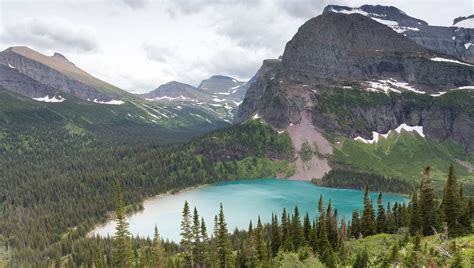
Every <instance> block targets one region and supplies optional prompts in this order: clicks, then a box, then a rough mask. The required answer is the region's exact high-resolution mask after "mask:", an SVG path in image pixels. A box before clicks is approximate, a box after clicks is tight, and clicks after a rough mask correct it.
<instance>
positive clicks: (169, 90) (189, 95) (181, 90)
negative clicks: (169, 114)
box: [139, 81, 211, 101]
mask: <svg viewBox="0 0 474 268" xmlns="http://www.w3.org/2000/svg"><path fill="white" fill-rule="evenodd" d="M139 96H140V97H142V98H146V99H156V98H157V99H160V98H163V99H165V98H167V99H171V100H172V99H182V100H186V99H189V100H190V101H192V100H199V101H202V100H204V99H205V98H210V97H211V96H210V95H209V94H206V93H204V92H202V91H200V90H199V89H197V88H195V87H193V86H191V85H188V84H185V83H180V82H176V81H171V82H168V83H166V84H163V85H161V86H159V87H158V88H156V89H154V90H152V91H150V92H148V93H145V94H140V95H139Z"/></svg>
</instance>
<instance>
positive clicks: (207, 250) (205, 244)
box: [201, 218, 212, 267]
mask: <svg viewBox="0 0 474 268" xmlns="http://www.w3.org/2000/svg"><path fill="white" fill-rule="evenodd" d="M201 238H202V250H203V261H204V267H211V266H212V252H211V247H210V243H209V236H208V234H207V227H206V223H205V222H204V218H201Z"/></svg>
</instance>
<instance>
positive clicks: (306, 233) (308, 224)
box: [303, 212, 311, 245]
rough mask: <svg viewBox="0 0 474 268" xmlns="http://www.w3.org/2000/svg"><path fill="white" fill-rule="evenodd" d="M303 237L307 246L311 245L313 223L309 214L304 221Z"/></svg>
mask: <svg viewBox="0 0 474 268" xmlns="http://www.w3.org/2000/svg"><path fill="white" fill-rule="evenodd" d="M303 236H304V240H305V245H309V244H310V240H311V221H310V219H309V214H308V212H306V215H305V216H304V220H303Z"/></svg>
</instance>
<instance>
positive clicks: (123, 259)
mask: <svg viewBox="0 0 474 268" xmlns="http://www.w3.org/2000/svg"><path fill="white" fill-rule="evenodd" d="M115 191H116V193H115V196H116V197H115V204H116V205H115V206H116V210H115V214H116V220H117V225H116V227H115V249H116V251H115V266H116V267H123V268H126V267H130V266H131V265H132V263H133V256H132V244H131V237H130V236H131V235H130V232H129V230H128V222H127V219H126V218H125V208H124V202H123V196H122V189H121V187H120V183H119V182H118V181H117V182H116V186H115Z"/></svg>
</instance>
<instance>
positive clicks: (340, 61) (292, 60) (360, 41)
mask: <svg viewBox="0 0 474 268" xmlns="http://www.w3.org/2000/svg"><path fill="white" fill-rule="evenodd" d="M436 57H442V58H448V59H452V60H455V58H452V57H449V56H446V55H441V54H439V53H435V52H432V51H430V50H428V49H426V48H424V47H422V46H419V45H417V44H416V43H415V42H413V41H411V40H409V39H407V38H405V37H403V36H402V35H399V34H397V33H396V32H394V31H393V30H391V29H390V28H388V27H386V26H385V25H383V24H380V23H378V22H376V21H374V20H372V19H370V18H368V17H366V16H363V15H360V14H349V15H345V14H337V13H327V14H323V15H321V16H318V17H316V18H313V19H311V20H309V21H308V22H306V23H305V24H303V26H301V27H300V29H299V30H298V32H297V33H296V35H295V36H294V37H293V39H292V40H291V41H289V42H288V43H287V45H286V47H285V52H284V54H283V59H282V64H281V67H280V68H281V71H282V74H283V75H284V76H285V78H286V79H287V80H290V81H296V82H301V83H307V82H313V81H317V82H318V83H320V84H326V85H331V84H334V83H338V82H340V81H366V80H379V79H386V78H393V79H396V80H399V81H405V82H408V83H410V84H413V85H417V86H418V87H419V88H422V89H425V90H426V91H428V92H430V91H432V92H436V91H435V90H439V89H442V88H454V87H459V86H465V85H471V84H473V82H474V69H473V68H472V66H470V67H469V66H465V65H461V64H458V65H459V66H457V65H455V64H445V63H443V64H440V63H438V62H432V61H431V60H430V59H431V58H436Z"/></svg>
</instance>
